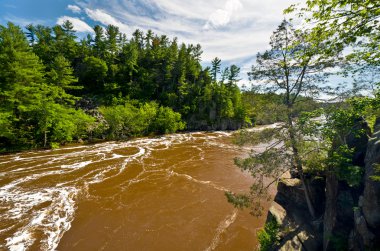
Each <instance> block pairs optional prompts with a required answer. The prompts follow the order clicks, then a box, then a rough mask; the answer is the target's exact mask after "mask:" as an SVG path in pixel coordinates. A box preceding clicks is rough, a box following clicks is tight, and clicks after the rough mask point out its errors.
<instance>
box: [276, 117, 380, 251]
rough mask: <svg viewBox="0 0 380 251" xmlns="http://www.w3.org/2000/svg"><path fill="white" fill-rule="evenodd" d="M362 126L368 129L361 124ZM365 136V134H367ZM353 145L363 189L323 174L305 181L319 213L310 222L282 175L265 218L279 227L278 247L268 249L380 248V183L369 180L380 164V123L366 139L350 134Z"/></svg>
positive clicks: (292, 184)
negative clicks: (318, 178) (360, 171)
mask: <svg viewBox="0 0 380 251" xmlns="http://www.w3.org/2000/svg"><path fill="white" fill-rule="evenodd" d="M361 126H362V127H361V128H358V129H364V130H367V132H368V128H366V126H365V124H364V123H362V124H361ZM368 133H369V132H368ZM346 140H347V142H348V145H349V147H355V153H354V157H353V163H354V164H355V165H358V166H361V167H362V168H363V171H364V178H363V182H362V185H361V186H359V187H349V186H348V185H347V184H346V183H345V182H341V181H339V180H338V178H337V177H336V175H335V174H334V173H333V172H327V173H326V176H325V177H324V178H321V179H320V180H315V179H314V180H310V179H309V180H308V183H309V187H310V190H311V194H312V200H313V204H314V206H315V207H316V210H317V212H318V216H317V219H311V217H310V215H309V213H308V211H307V208H306V202H305V200H304V198H303V196H302V195H303V191H302V187H301V185H300V182H299V181H297V179H291V178H289V177H285V178H284V179H283V180H282V181H281V182H280V183H279V185H278V193H277V196H276V198H275V201H274V203H273V206H272V207H271V209H270V211H269V214H268V220H272V219H275V220H276V221H277V222H278V223H279V225H280V229H281V232H280V238H281V241H280V244H279V245H278V246H276V247H274V248H273V250H308V251H312V250H380V238H379V237H380V181H375V180H374V179H373V176H374V175H380V174H379V173H377V170H376V169H377V167H378V165H380V119H378V120H377V122H376V125H375V133H374V134H373V135H372V137H370V139H369V140H368V138H367V137H365V136H363V137H360V138H357V137H351V136H349V137H348V138H347V139H346Z"/></svg>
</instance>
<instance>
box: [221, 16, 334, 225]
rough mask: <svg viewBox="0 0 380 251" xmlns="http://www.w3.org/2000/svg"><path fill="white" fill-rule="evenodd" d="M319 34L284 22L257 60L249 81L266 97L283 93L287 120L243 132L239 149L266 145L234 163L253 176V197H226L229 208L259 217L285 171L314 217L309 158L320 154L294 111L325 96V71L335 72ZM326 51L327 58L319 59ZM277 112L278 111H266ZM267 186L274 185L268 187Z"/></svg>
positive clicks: (228, 194) (233, 195)
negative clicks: (296, 180)
mask: <svg viewBox="0 0 380 251" xmlns="http://www.w3.org/2000/svg"><path fill="white" fill-rule="evenodd" d="M319 41H320V40H319V39H318V36H317V35H315V34H307V36H306V34H305V33H304V32H300V31H297V30H295V29H294V28H293V27H292V25H291V24H290V23H289V22H288V21H286V20H284V21H283V22H282V23H281V24H280V26H279V27H278V28H277V30H276V31H275V32H274V33H273V35H272V36H271V41H270V46H271V49H270V50H267V51H266V52H264V53H263V54H260V53H259V54H258V55H257V62H256V64H255V65H254V66H253V67H252V71H251V72H250V73H249V76H250V80H256V81H259V82H260V83H262V84H263V87H264V90H265V91H266V92H276V93H280V94H281V95H279V97H281V98H283V100H282V101H283V105H284V107H285V111H286V117H287V120H286V122H285V123H283V124H282V125H280V126H278V127H276V128H272V129H265V130H263V131H261V132H242V133H241V134H240V136H239V137H238V138H237V141H238V142H237V143H240V144H244V143H253V144H260V143H267V144H268V146H267V147H266V148H265V149H264V150H263V151H261V152H259V153H255V152H254V151H252V153H251V154H250V156H249V157H248V158H246V159H240V158H237V159H236V160H235V163H236V165H237V166H239V167H240V168H241V169H242V170H244V171H249V172H250V173H251V174H252V176H253V177H254V179H255V182H254V184H253V185H252V186H251V189H250V193H249V194H243V195H238V194H233V193H227V198H228V200H229V202H231V203H233V204H234V205H235V206H237V207H249V206H251V207H252V213H253V214H255V215H257V214H260V211H261V209H262V206H261V200H262V199H265V198H268V188H269V186H270V184H272V183H274V182H276V181H278V179H279V178H280V177H281V176H282V175H283V174H284V173H286V172H287V171H291V172H294V173H297V175H298V176H299V177H300V180H301V182H302V187H303V190H304V194H305V199H306V202H307V206H308V209H309V212H310V215H311V216H312V217H313V218H314V217H315V210H314V206H313V203H312V201H311V198H310V192H309V187H308V184H307V180H306V179H305V163H306V158H307V156H308V155H310V154H315V151H314V150H311V144H313V147H314V148H315V147H316V148H318V146H317V145H318V144H319V142H318V140H315V139H313V140H312V141H311V140H310V141H308V140H306V139H305V138H304V133H303V132H302V126H300V124H299V123H297V120H296V118H295V111H294V105H295V104H296V103H297V102H300V101H302V98H300V97H301V95H302V96H311V97H313V96H316V95H318V94H320V92H321V91H324V90H325V88H321V87H320V84H321V83H323V82H324V80H325V78H326V77H327V74H326V73H324V72H323V71H324V70H325V69H326V68H328V67H333V66H334V60H333V58H332V57H331V56H330V55H331V54H330V53H326V50H324V45H323V44H322V43H320V42H319ZM322 51H324V53H320V52H322ZM268 112H275V111H268ZM268 180H273V182H271V183H269V184H268Z"/></svg>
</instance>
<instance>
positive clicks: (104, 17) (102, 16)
mask: <svg viewBox="0 0 380 251" xmlns="http://www.w3.org/2000/svg"><path fill="white" fill-rule="evenodd" d="M85 12H86V14H87V16H88V17H89V18H91V19H92V20H94V21H97V22H100V23H101V24H103V25H114V26H117V27H119V29H120V31H121V32H123V33H131V31H132V30H131V29H130V27H129V26H128V25H126V24H124V23H122V22H120V21H119V20H117V19H116V18H114V17H113V16H111V15H110V14H108V13H106V12H105V11H103V10H101V9H95V10H92V9H89V8H86V9H85Z"/></svg>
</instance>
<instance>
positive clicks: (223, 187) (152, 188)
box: [0, 132, 268, 251]
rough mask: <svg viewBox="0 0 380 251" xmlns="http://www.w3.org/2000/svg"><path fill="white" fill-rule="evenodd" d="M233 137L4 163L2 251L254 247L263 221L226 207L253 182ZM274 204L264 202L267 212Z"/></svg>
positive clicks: (24, 156) (180, 139) (154, 142)
mask: <svg viewBox="0 0 380 251" xmlns="http://www.w3.org/2000/svg"><path fill="white" fill-rule="evenodd" d="M231 138H232V137H231V134H230V133H228V132H212V133H201V132H196V133H184V134H172V135H167V136H162V137H155V138H139V139H134V140H130V141H127V142H106V143H99V144H94V145H79V146H71V147H64V148H61V149H56V150H48V151H33V152H24V153H17V154H10V155H3V156H0V250H165V251H170V250H205V251H206V250H210V251H211V250H229V251H230V250H254V249H255V247H256V246H257V237H256V232H257V229H258V228H260V227H262V226H263V224H264V222H265V215H264V216H262V217H261V218H255V217H253V216H251V215H250V214H249V212H248V210H243V211H242V210H237V209H235V208H233V206H232V205H230V204H229V203H228V202H227V200H226V198H225V196H224V193H225V191H228V190H230V191H234V192H244V191H247V190H248V188H249V186H250V185H251V182H252V178H251V177H250V175H249V174H247V173H242V172H241V171H240V170H239V169H238V168H237V167H236V166H235V165H234V164H233V158H234V157H236V156H242V155H246V154H247V153H248V152H249V149H248V148H243V149H242V148H239V147H237V146H235V145H233V144H232V143H231ZM265 207H268V205H265Z"/></svg>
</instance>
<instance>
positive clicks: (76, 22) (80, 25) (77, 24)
mask: <svg viewBox="0 0 380 251" xmlns="http://www.w3.org/2000/svg"><path fill="white" fill-rule="evenodd" d="M67 20H69V21H70V22H71V23H72V24H73V26H74V30H76V31H78V32H89V33H93V32H94V30H93V29H92V28H91V27H90V26H89V25H88V24H87V23H86V22H84V21H82V20H80V19H79V18H76V17H68V16H62V17H59V18H58V20H57V24H59V25H62V24H63V23H64V22H65V21H67Z"/></svg>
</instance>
